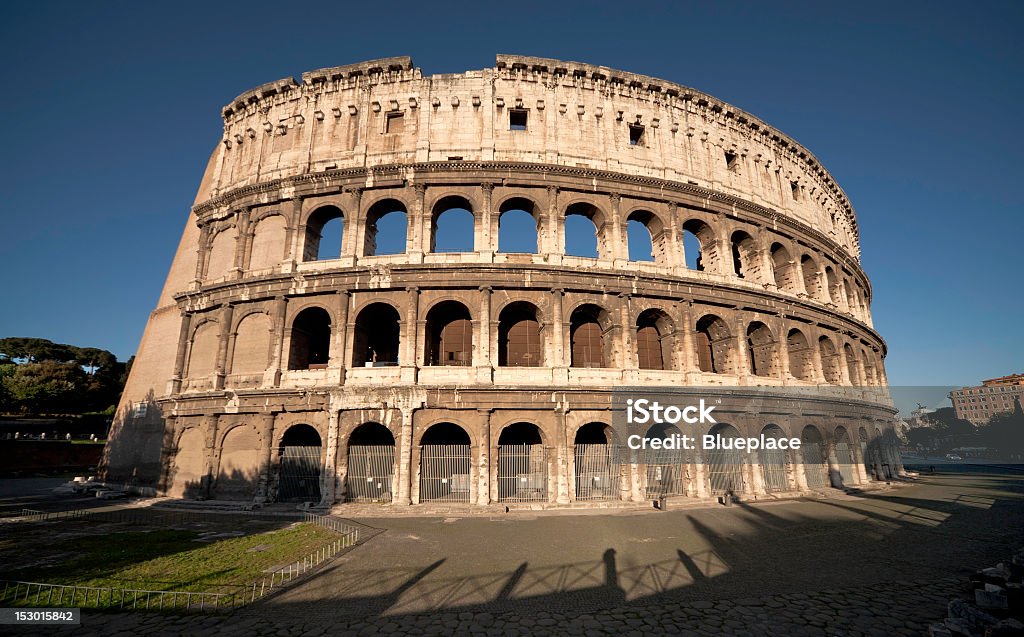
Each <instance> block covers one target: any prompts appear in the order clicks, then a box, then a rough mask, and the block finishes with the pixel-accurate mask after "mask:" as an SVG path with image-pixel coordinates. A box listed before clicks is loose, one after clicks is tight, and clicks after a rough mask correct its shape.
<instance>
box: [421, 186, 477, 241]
mask: <svg viewBox="0 0 1024 637" xmlns="http://www.w3.org/2000/svg"><path fill="white" fill-rule="evenodd" d="M473 221H474V219H473V206H472V205H471V204H470V203H469V201H467V200H466V199H464V198H463V197H456V196H452V197H445V198H444V199H441V200H440V201H438V202H437V203H436V204H434V210H433V213H432V215H431V234H430V251H431V252H472V251H473Z"/></svg>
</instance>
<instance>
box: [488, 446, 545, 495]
mask: <svg viewBox="0 0 1024 637" xmlns="http://www.w3.org/2000/svg"><path fill="white" fill-rule="evenodd" d="M545 451H546V450H545V449H544V447H543V446H542V445H536V444H534V445H498V500H499V501H501V502H544V501H547V499H548V463H547V453H546V452H545Z"/></svg>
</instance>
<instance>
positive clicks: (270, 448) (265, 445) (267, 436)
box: [253, 414, 274, 503]
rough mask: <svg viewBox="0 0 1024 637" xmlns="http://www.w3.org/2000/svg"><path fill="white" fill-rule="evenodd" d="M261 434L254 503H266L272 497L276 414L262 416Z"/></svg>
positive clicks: (259, 424) (260, 423)
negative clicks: (271, 482)
mask: <svg viewBox="0 0 1024 637" xmlns="http://www.w3.org/2000/svg"><path fill="white" fill-rule="evenodd" d="M257 428H258V430H259V434H260V448H259V452H258V453H259V459H260V474H259V478H258V481H257V483H256V495H255V497H254V498H253V501H254V502H258V503H262V502H266V501H267V500H268V499H269V497H270V473H271V471H270V470H271V466H270V464H271V462H272V458H273V452H274V414H260V415H259V420H258V424H257Z"/></svg>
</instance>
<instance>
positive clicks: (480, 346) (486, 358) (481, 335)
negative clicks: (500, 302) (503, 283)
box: [473, 285, 493, 383]
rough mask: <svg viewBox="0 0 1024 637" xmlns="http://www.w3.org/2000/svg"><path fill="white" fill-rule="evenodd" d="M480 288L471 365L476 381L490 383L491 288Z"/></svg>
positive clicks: (491, 364)
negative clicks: (478, 312) (475, 369)
mask: <svg viewBox="0 0 1024 637" xmlns="http://www.w3.org/2000/svg"><path fill="white" fill-rule="evenodd" d="M479 290H480V314H479V319H478V320H477V322H476V323H477V330H476V332H477V333H476V337H475V340H474V344H475V349H476V353H474V355H473V365H474V367H476V368H477V371H476V380H477V382H478V383H490V382H491V381H492V377H491V371H492V367H493V363H492V360H491V288H490V286H487V285H482V286H480V288H479Z"/></svg>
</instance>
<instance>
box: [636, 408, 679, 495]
mask: <svg viewBox="0 0 1024 637" xmlns="http://www.w3.org/2000/svg"><path fill="white" fill-rule="evenodd" d="M674 435H682V432H681V431H679V428H678V427H676V426H675V425H667V424H659V425H654V426H652V427H651V428H650V429H648V430H647V433H645V434H644V437H645V438H651V439H654V438H660V439H662V440H665V439H668V438H672V436H674ZM643 454H644V455H643V459H644V463H645V464H646V465H647V490H646V491H647V493H646V495H647V497H648V498H653V499H658V498H664V497H666V496H670V495H686V465H687V464H688V463H689V458H687V456H686V455H685V454H684V452H683V450H681V449H645V450H644V451H643Z"/></svg>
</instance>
